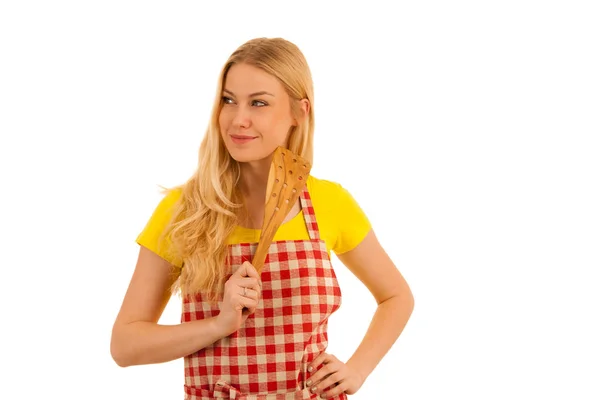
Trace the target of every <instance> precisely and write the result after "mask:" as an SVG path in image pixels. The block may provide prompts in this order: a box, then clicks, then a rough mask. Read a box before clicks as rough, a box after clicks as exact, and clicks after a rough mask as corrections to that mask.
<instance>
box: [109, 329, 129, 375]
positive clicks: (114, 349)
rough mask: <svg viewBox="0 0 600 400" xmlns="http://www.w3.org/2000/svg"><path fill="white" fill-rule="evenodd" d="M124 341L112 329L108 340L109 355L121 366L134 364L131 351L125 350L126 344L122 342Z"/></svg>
mask: <svg viewBox="0 0 600 400" xmlns="http://www.w3.org/2000/svg"><path fill="white" fill-rule="evenodd" d="M123 342H124V341H123V340H122V339H120V338H119V337H118V334H116V333H115V332H114V331H113V334H112V337H111V340H110V355H111V357H112V359H113V361H114V362H115V363H116V364H117V365H118V366H119V367H122V368H125V367H129V366H132V365H134V362H133V360H132V357H131V354H130V353H131V352H128V351H127V346H126V345H125V344H124V343H123Z"/></svg>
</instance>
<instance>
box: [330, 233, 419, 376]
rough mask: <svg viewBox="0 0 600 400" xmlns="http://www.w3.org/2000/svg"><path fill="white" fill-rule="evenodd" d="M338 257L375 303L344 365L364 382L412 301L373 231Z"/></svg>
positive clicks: (406, 316)
mask: <svg viewBox="0 0 600 400" xmlns="http://www.w3.org/2000/svg"><path fill="white" fill-rule="evenodd" d="M338 258H339V259H340V261H342V262H343V263H344V265H346V266H347V267H348V269H349V270H350V271H352V273H353V274H354V275H355V276H356V277H357V278H358V279H359V280H360V281H361V282H363V283H364V284H365V285H366V286H367V288H368V289H369V291H370V292H371V293H372V294H373V297H374V298H375V300H376V301H377V304H378V306H377V310H376V311H375V314H374V316H373V319H372V321H371V324H370V325H369V328H368V330H367V333H366V334H365V337H364V338H363V340H362V341H361V343H360V345H359V346H358V348H357V349H356V351H355V352H354V354H353V355H352V357H350V359H349V360H348V362H347V363H346V364H347V365H349V366H351V367H352V368H353V369H355V370H356V371H358V372H359V374H360V375H361V376H362V378H363V380H364V379H366V378H367V376H369V375H370V374H371V372H372V371H373V370H374V369H375V367H376V366H377V364H378V363H379V362H380V361H381V359H382V358H383V357H384V355H385V354H386V353H387V352H388V350H389V349H390V348H391V347H392V345H393V344H394V342H395V341H396V339H397V338H398V337H399V336H400V334H401V333H402V331H403V330H404V327H405V325H406V323H407V322H408V319H409V318H410V315H411V314H412V311H413V307H414V299H413V295H412V292H411V290H410V288H409V286H408V284H407V282H406V281H405V280H404V277H403V276H402V275H401V274H400V271H398V269H397V268H396V266H395V265H394V264H393V262H392V260H390V258H389V256H388V255H387V253H386V252H385V251H384V249H383V248H382V247H381V245H380V243H379V241H378V240H377V237H376V236H375V233H374V232H373V231H370V232H369V233H368V234H367V236H366V237H365V239H364V240H363V241H362V242H361V243H360V244H359V245H358V246H356V248H354V249H352V250H350V251H348V252H347V253H344V254H340V255H338Z"/></svg>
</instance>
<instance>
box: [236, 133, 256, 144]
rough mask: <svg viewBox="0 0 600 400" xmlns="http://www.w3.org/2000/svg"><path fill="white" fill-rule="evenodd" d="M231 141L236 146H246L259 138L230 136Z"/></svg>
mask: <svg viewBox="0 0 600 400" xmlns="http://www.w3.org/2000/svg"><path fill="white" fill-rule="evenodd" d="M229 137H230V138H231V141H232V142H233V143H235V144H244V143H248V142H251V141H253V140H254V139H256V138H257V136H245V135H229Z"/></svg>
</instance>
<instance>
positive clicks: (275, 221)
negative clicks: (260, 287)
mask: <svg viewBox="0 0 600 400" xmlns="http://www.w3.org/2000/svg"><path fill="white" fill-rule="evenodd" d="M311 168H312V166H311V164H310V163H309V162H308V161H307V160H305V159H304V158H302V157H300V156H299V155H297V154H294V153H293V152H291V151H290V150H288V149H286V148H284V147H278V148H277V149H275V152H274V154H273V161H272V162H271V169H270V170H269V179H268V181H267V193H266V198H265V215H264V219H263V225H262V230H261V232H260V239H259V241H258V245H257V247H256V252H255V253H254V258H253V259H252V265H254V267H255V268H256V270H257V271H258V273H259V274H260V272H261V270H262V268H263V266H264V263H265V258H266V257H267V253H268V251H269V246H270V245H271V243H272V242H273V238H274V237H275V233H276V232H277V229H278V228H279V226H280V225H281V224H282V222H283V220H284V219H285V217H286V215H288V214H289V213H290V211H292V208H293V207H294V204H296V202H297V201H298V198H299V197H300V194H301V193H302V190H303V189H304V185H306V179H307V178H308V174H309V173H310V170H311Z"/></svg>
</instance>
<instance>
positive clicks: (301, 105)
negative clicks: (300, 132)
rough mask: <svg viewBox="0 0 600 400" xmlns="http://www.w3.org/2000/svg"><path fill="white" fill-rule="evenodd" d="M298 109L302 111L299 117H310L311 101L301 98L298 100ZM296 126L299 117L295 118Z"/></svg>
mask: <svg viewBox="0 0 600 400" xmlns="http://www.w3.org/2000/svg"><path fill="white" fill-rule="evenodd" d="M298 111H299V113H300V115H299V118H301V119H304V118H306V117H308V113H309V111H310V102H309V101H308V99H301V100H299V101H298ZM294 126H298V119H297V118H294Z"/></svg>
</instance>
